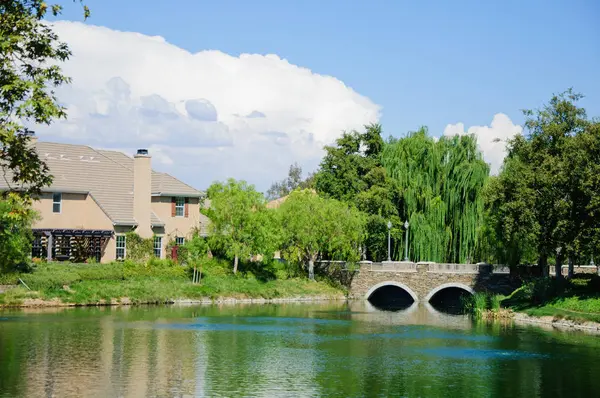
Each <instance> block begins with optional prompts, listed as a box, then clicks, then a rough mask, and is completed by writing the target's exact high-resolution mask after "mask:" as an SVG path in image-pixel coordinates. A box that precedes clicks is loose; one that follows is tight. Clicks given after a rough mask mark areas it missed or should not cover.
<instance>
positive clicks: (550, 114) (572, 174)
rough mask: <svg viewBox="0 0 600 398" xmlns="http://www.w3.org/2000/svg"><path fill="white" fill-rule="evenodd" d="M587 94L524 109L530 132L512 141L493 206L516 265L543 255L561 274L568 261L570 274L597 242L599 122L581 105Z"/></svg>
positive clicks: (499, 230) (502, 239) (541, 260)
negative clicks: (583, 253) (551, 260)
mask: <svg viewBox="0 0 600 398" xmlns="http://www.w3.org/2000/svg"><path fill="white" fill-rule="evenodd" d="M581 97H582V96H581V95H580V94H577V93H575V92H573V91H572V90H567V91H565V92H563V93H561V94H558V95H554V96H553V97H552V98H551V100H550V101H549V102H548V103H547V104H545V105H544V106H543V107H542V108H541V109H538V110H535V111H534V110H527V111H525V115H526V117H527V119H526V122H525V127H526V131H527V132H526V134H525V135H519V136H516V137H514V138H513V139H511V140H510V141H509V142H508V145H507V149H508V155H507V157H506V159H505V161H504V165H503V169H502V171H501V173H500V175H499V178H498V183H497V184H496V186H495V187H494V189H495V190H496V191H497V194H496V197H495V199H494V200H492V201H491V207H492V208H493V209H494V211H495V213H496V216H495V218H494V219H492V224H493V225H494V230H495V231H496V234H497V239H496V240H497V241H498V242H504V243H505V248H504V250H503V251H504V252H505V253H507V252H508V251H509V250H510V249H511V248H513V247H518V248H519V249H518V250H515V251H514V254H513V257H512V258H511V261H510V262H511V263H512V264H517V263H518V262H520V261H522V260H523V259H525V260H529V259H530V258H531V257H537V263H538V265H539V266H541V267H543V269H547V261H548V258H550V257H554V258H555V264H556V269H557V275H561V273H560V267H561V264H562V261H563V258H565V257H567V258H568V259H569V264H570V268H571V272H572V264H573V262H574V261H575V259H576V257H577V256H578V255H579V253H581V252H582V251H583V252H587V253H589V251H590V250H591V247H593V243H594V242H597V240H596V238H595V237H596V236H597V233H596V230H597V228H598V225H599V222H600V218H599V217H598V216H599V214H598V199H597V197H598V193H597V192H598V187H599V181H598V178H597V173H598V171H599V170H598V166H597V164H598V161H599V160H600V158H599V156H600V152H599V151H598V150H599V141H598V139H599V137H598V123H597V122H594V121H591V120H589V119H588V118H587V115H586V111H585V109H583V108H581V107H578V106H577V101H578V100H580V99H581ZM559 247H560V248H561V249H562V250H560V251H557V248H559ZM525 253H527V256H524V254H525Z"/></svg>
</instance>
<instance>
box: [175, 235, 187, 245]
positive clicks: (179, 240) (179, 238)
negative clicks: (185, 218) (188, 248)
mask: <svg viewBox="0 0 600 398" xmlns="http://www.w3.org/2000/svg"><path fill="white" fill-rule="evenodd" d="M184 243H185V238H184V237H183V236H177V237H176V238H175V244H176V245H177V246H183V244H184Z"/></svg>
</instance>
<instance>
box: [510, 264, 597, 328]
mask: <svg viewBox="0 0 600 398" xmlns="http://www.w3.org/2000/svg"><path fill="white" fill-rule="evenodd" d="M502 305H503V306H507V307H509V308H512V309H513V310H515V311H520V312H524V313H526V314H528V315H532V316H552V317H554V318H555V319H569V320H572V321H575V322H585V321H592V322H600V277H598V276H597V275H578V276H576V277H575V278H573V279H571V280H555V279H553V278H546V279H539V280H535V281H531V282H529V283H527V284H525V285H523V286H522V287H520V288H519V289H517V290H515V291H514V292H513V293H512V294H511V295H510V296H508V297H507V298H506V299H505V300H504V301H503V302H502Z"/></svg>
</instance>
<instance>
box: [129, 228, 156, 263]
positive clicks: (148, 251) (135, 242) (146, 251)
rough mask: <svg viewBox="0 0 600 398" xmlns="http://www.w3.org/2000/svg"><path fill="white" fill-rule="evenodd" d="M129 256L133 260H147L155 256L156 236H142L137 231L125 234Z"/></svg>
mask: <svg viewBox="0 0 600 398" xmlns="http://www.w3.org/2000/svg"><path fill="white" fill-rule="evenodd" d="M125 241H126V242H127V258H128V259H129V260H131V261H136V262H146V261H148V260H149V259H151V258H152V257H153V256H154V237H152V238H142V237H141V236H139V235H138V234H137V233H135V232H128V233H127V234H125Z"/></svg>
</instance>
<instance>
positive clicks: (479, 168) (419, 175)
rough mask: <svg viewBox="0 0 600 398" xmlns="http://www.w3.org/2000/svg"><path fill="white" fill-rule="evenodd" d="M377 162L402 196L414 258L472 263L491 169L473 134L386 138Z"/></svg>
mask: <svg viewBox="0 0 600 398" xmlns="http://www.w3.org/2000/svg"><path fill="white" fill-rule="evenodd" d="M381 162H382V164H383V166H384V167H385V168H386V170H387V172H388V174H389V175H390V176H391V178H392V179H394V180H395V182H396V183H397V186H398V189H399V191H400V192H401V194H400V195H401V199H400V203H399V204H398V205H399V207H400V209H399V210H400V214H401V215H403V216H404V217H405V218H406V219H407V220H408V221H409V223H410V227H409V228H410V233H409V236H410V241H409V251H410V253H411V254H410V257H411V259H413V260H420V261H440V262H442V261H448V262H465V261H468V260H474V255H475V252H476V248H477V245H478V237H479V228H480V227H481V225H482V220H483V214H484V204H483V195H482V191H483V187H484V185H485V182H486V180H487V178H488V175H489V166H488V165H487V163H485V161H484V160H483V156H482V154H481V152H480V151H479V150H478V149H477V141H476V139H475V137H474V136H472V135H463V136H452V137H447V136H443V137H441V138H440V139H439V140H435V139H434V138H432V137H430V136H428V134H427V129H425V128H422V129H420V130H419V131H417V132H413V133H410V134H409V135H408V136H407V137H405V138H401V139H390V141H389V142H388V143H387V144H386V145H385V147H384V149H383V152H382V158H381Z"/></svg>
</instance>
